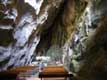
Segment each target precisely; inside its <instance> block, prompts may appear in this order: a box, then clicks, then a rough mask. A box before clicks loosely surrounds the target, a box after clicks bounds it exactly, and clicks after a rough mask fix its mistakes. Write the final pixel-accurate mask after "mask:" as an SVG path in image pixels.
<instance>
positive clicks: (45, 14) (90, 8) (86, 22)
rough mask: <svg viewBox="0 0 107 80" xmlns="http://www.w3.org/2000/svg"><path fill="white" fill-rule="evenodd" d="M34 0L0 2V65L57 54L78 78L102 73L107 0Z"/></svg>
mask: <svg viewBox="0 0 107 80" xmlns="http://www.w3.org/2000/svg"><path fill="white" fill-rule="evenodd" d="M32 1H34V2H32ZM32 1H31V0H1V1H0V70H6V69H9V68H13V67H16V66H25V65H31V63H32V61H33V60H34V59H35V56H37V55H53V54H54V55H53V56H55V55H57V54H58V55H60V57H59V58H62V60H63V63H64V64H65V65H66V66H67V67H68V68H69V69H70V70H71V71H72V72H74V73H77V75H76V77H75V78H76V79H77V80H98V79H97V77H98V76H99V75H101V76H103V77H105V75H104V74H105V73H107V69H106V66H107V64H106V62H107V59H106V57H107V56H106V47H107V46H106V43H107V40H106V23H107V19H106V18H107V16H106V12H107V9H106V5H107V1H106V0H103V1H101V0H51V1H50V0H32ZM55 50H56V51H55ZM89 69H90V70H89ZM103 77H99V80H101V79H100V78H103ZM103 80H104V79H103Z"/></svg>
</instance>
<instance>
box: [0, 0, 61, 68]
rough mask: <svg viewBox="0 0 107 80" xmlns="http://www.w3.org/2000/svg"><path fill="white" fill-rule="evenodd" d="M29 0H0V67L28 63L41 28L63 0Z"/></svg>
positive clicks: (43, 27)
mask: <svg viewBox="0 0 107 80" xmlns="http://www.w3.org/2000/svg"><path fill="white" fill-rule="evenodd" d="M32 1H33V2H32ZM32 1H31V0H1V1H0V37H1V39H0V70H6V69H9V68H13V67H16V66H25V65H30V64H31V62H32V60H33V58H34V56H33V55H34V54H35V49H36V46H37V44H38V43H39V40H40V36H41V32H42V31H43V30H44V29H46V28H48V26H50V25H51V24H52V22H53V20H54V18H55V17H56V15H57V13H58V11H59V8H60V5H61V4H62V3H63V0H58V1H56V0H51V1H48V0H39V1H38V0H36V1H35V0H32Z"/></svg>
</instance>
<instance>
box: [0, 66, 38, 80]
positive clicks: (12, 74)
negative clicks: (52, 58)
mask: <svg viewBox="0 0 107 80" xmlns="http://www.w3.org/2000/svg"><path fill="white" fill-rule="evenodd" d="M36 68H37V67H36V66H23V67H16V68H14V69H10V70H6V71H2V72H0V78H16V77H17V75H18V74H19V73H22V72H26V71H27V70H33V69H36Z"/></svg>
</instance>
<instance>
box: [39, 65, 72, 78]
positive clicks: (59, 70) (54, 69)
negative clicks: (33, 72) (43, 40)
mask: <svg viewBox="0 0 107 80" xmlns="http://www.w3.org/2000/svg"><path fill="white" fill-rule="evenodd" d="M60 77H64V78H65V79H66V78H67V77H69V78H70V79H71V77H73V74H71V73H69V72H68V71H67V70H66V69H65V68H64V67H63V66H51V67H45V68H44V70H43V71H42V72H40V73H39V78H41V80H42V78H60Z"/></svg>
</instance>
